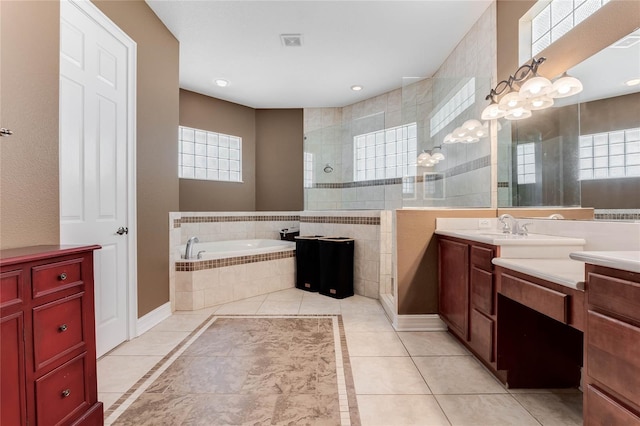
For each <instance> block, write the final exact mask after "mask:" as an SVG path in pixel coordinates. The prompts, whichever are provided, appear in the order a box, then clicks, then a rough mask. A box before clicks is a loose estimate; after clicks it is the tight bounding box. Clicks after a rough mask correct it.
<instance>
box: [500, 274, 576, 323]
mask: <svg viewBox="0 0 640 426" xmlns="http://www.w3.org/2000/svg"><path fill="white" fill-rule="evenodd" d="M500 293H501V294H502V295H504V296H506V297H508V298H509V299H511V300H515V301H516V302H518V303H521V304H523V305H525V306H528V307H530V308H531V309H533V310H536V311H538V312H540V313H542V314H544V315H546V316H548V317H551V318H553V319H555V320H557V321H560V322H563V323H565V324H566V323H567V313H568V308H567V307H568V304H569V303H568V302H569V297H568V296H567V295H566V294H563V293H560V292H557V291H554V290H551V289H548V288H546V287H542V286H539V285H537V284H534V283H532V282H530V281H526V280H523V279H520V278H516V277H514V276H511V275H509V274H502V282H501V286H500Z"/></svg>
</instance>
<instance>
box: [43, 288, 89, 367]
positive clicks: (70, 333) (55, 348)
mask: <svg viewBox="0 0 640 426" xmlns="http://www.w3.org/2000/svg"><path fill="white" fill-rule="evenodd" d="M83 297H84V293H78V294H75V295H73V296H71V297H67V298H64V299H61V300H56V301H54V302H51V303H47V304H45V305H42V306H38V307H36V308H34V309H33V350H34V361H35V367H36V370H38V369H40V368H42V367H43V366H45V365H47V364H49V363H50V362H52V361H55V360H56V359H59V358H61V357H63V356H64V355H66V354H68V353H69V352H71V351H73V350H75V349H78V348H80V347H82V346H83V345H84V344H85V342H84V335H85V332H84V329H83V324H82V303H83Z"/></svg>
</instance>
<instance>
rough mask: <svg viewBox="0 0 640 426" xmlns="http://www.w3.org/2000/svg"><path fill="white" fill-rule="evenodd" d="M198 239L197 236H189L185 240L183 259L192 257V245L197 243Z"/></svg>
mask: <svg viewBox="0 0 640 426" xmlns="http://www.w3.org/2000/svg"><path fill="white" fill-rule="evenodd" d="M199 242H200V240H199V239H198V237H191V238H189V239H188V240H187V247H186V248H185V250H184V258H185V259H192V258H193V245H194V244H195V243H199Z"/></svg>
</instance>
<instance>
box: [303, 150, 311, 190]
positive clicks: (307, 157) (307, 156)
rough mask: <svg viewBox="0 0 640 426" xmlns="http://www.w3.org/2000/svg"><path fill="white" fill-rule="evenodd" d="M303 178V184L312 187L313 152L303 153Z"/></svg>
mask: <svg viewBox="0 0 640 426" xmlns="http://www.w3.org/2000/svg"><path fill="white" fill-rule="evenodd" d="M303 172H304V178H303V185H304V187H305V188H313V153H312V152H305V153H304V168H303Z"/></svg>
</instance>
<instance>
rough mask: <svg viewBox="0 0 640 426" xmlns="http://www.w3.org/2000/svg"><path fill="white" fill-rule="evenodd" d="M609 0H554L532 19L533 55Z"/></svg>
mask: <svg viewBox="0 0 640 426" xmlns="http://www.w3.org/2000/svg"><path fill="white" fill-rule="evenodd" d="M608 2H609V0H552V1H551V2H549V4H548V5H547V6H546V7H545V8H544V9H542V11H541V12H540V13H538V14H537V15H536V16H535V17H534V18H533V19H532V21H531V56H532V57H534V56H536V55H537V54H538V53H540V52H542V51H543V50H544V49H546V48H547V47H548V46H549V45H550V44H551V43H553V42H554V41H556V40H558V39H559V38H560V37H562V36H563V35H565V34H566V33H567V32H569V31H570V30H571V29H572V28H573V27H575V26H576V25H578V24H579V23H580V22H582V21H584V20H585V19H586V18H587V17H589V16H590V15H592V14H593V13H595V12H596V11H597V10H598V9H600V8H601V7H602V6H603V5H604V4H606V3H608Z"/></svg>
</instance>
